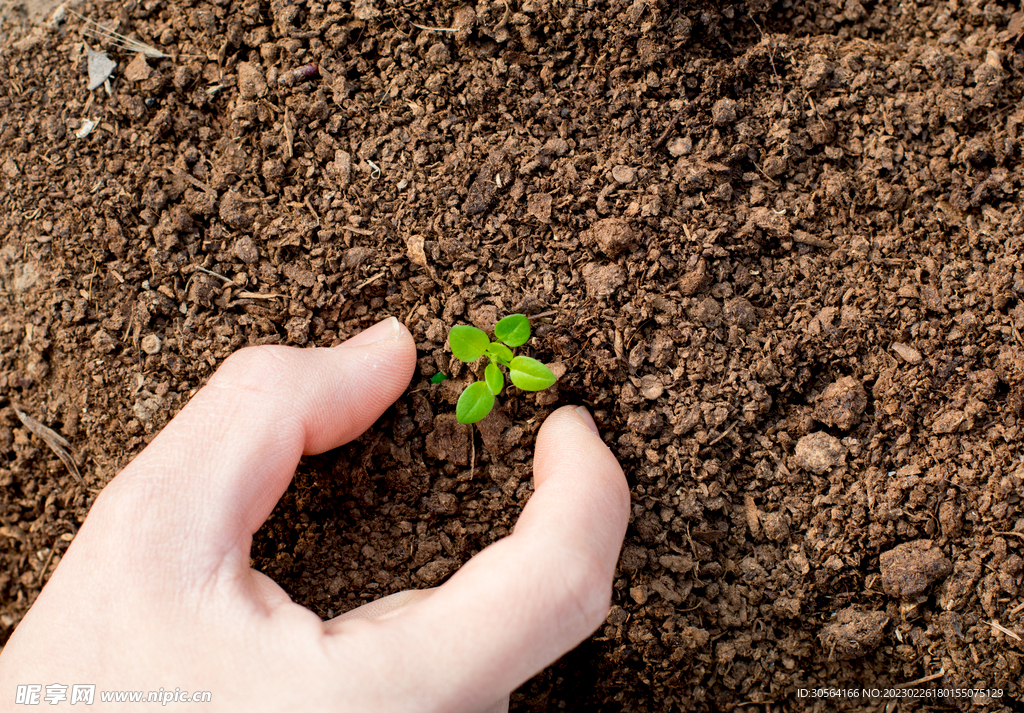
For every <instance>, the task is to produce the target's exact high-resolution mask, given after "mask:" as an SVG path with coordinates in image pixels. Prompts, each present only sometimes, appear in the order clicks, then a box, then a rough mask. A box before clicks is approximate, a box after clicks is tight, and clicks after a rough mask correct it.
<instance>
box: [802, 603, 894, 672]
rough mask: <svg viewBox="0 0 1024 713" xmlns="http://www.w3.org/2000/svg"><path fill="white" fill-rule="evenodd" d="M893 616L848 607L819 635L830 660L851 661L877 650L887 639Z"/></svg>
mask: <svg viewBox="0 0 1024 713" xmlns="http://www.w3.org/2000/svg"><path fill="white" fill-rule="evenodd" d="M888 624H889V615H888V614H886V613H885V612H883V611H870V612H864V611H859V610H857V609H856V608H855V607H847V608H846V609H843V610H841V611H840V612H839V613H838V614H836V616H835V618H834V619H833V620H832V623H830V624H829V625H828V626H826V627H825V628H824V629H822V630H821V633H820V634H818V638H819V639H821V645H822V646H823V647H824V648H825V650H826V651H828V655H829V660H830V661H849V660H850V659H856V658H860V657H861V656H864V655H865V654H868V653H870V652H872V651H874V650H875V649H876V648H878V646H879V645H880V644H881V643H882V641H883V640H884V639H885V628H886V626H887V625H888Z"/></svg>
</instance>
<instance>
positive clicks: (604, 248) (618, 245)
mask: <svg viewBox="0 0 1024 713" xmlns="http://www.w3.org/2000/svg"><path fill="white" fill-rule="evenodd" d="M583 237H584V239H585V240H587V241H588V242H592V243H595V244H596V245H597V247H598V248H599V249H600V250H601V252H603V253H604V254H605V255H607V256H608V257H610V258H615V257H618V255H619V254H620V253H622V252H624V251H625V250H627V249H628V248H629V247H630V246H631V245H632V244H633V242H634V241H635V240H636V233H635V232H634V231H633V228H632V227H631V226H630V225H629V221H627V220H625V219H623V218H604V219H603V220H599V221H598V222H597V223H595V224H594V226H593V227H592V228H590V230H588V231H587V232H586V233H584V236H583Z"/></svg>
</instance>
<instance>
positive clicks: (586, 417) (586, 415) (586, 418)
mask: <svg viewBox="0 0 1024 713" xmlns="http://www.w3.org/2000/svg"><path fill="white" fill-rule="evenodd" d="M576 413H578V414H579V415H580V418H582V419H583V423H585V424H587V428H589V429H590V430H591V431H593V432H594V433H596V434H597V435H601V434H600V433H599V432H598V430H597V424H596V423H594V417H593V416H591V415H590V411H587V407H586V406H577V407H576Z"/></svg>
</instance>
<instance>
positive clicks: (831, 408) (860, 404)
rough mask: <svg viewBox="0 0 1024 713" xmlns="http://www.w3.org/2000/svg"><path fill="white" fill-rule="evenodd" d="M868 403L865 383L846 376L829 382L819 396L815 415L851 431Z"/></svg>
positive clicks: (824, 421)
mask: <svg viewBox="0 0 1024 713" xmlns="http://www.w3.org/2000/svg"><path fill="white" fill-rule="evenodd" d="M867 405H868V395H867V392H866V391H865V390H864V385H863V384H861V383H860V381H858V380H857V379H855V378H853V377H852V376H844V377H843V378H842V379H839V380H838V381H836V382H834V383H832V384H829V385H828V388H826V389H825V391H823V392H822V394H821V396H819V397H818V403H817V405H815V407H814V417H815V418H816V419H818V420H819V421H821V422H822V423H824V424H827V425H829V426H832V427H834V428H838V429H840V430H843V431H849V430H850V429H851V428H853V427H854V426H855V425H857V422H858V421H859V420H860V417H861V414H863V413H864V409H865V408H866V407H867Z"/></svg>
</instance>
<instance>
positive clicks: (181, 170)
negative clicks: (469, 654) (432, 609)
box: [0, 0, 1024, 711]
mask: <svg viewBox="0 0 1024 713" xmlns="http://www.w3.org/2000/svg"><path fill="white" fill-rule="evenodd" d="M78 11H79V12H81V13H83V14H86V15H88V16H89V17H92V18H94V19H96V20H98V21H101V22H109V23H112V25H113V26H116V27H117V28H118V29H119V31H120V32H122V33H124V34H126V35H132V36H134V37H137V38H139V39H142V40H144V41H145V42H148V43H149V44H151V45H154V46H156V47H158V48H160V49H162V50H163V51H164V52H166V53H167V54H169V55H171V56H170V58H167V59H159V60H150V61H149V62H148V64H147V63H145V62H143V61H142V60H137V59H136V60H135V61H132V59H133V58H132V56H131V55H130V54H129V53H126V52H123V51H121V50H118V49H116V48H113V47H110V46H108V47H107V49H108V51H109V54H110V55H111V56H112V57H113V58H114V59H115V60H117V62H118V67H117V69H116V71H115V73H114V76H113V77H112V79H111V81H110V93H109V94H108V92H107V91H105V89H104V88H100V89H98V90H96V91H94V92H91V93H90V92H89V91H87V89H86V59H85V54H84V51H83V46H82V36H81V29H82V23H81V22H80V21H78V20H76V19H74V18H72V17H69V18H68V19H67V20H66V21H65V22H63V23H62V24H59V25H56V26H53V27H48V28H45V29H36V30H34V31H31V32H29V31H27V30H25V29H24V28H22V27H20V26H16V24H15V25H12V24H11V21H10V20H9V21H8V24H7V26H6V27H5V29H4V31H5V32H7V33H10V35H11V38H12V40H15V41H13V42H9V43H8V46H7V47H6V48H5V49H3V50H2V51H0V108H2V113H0V181H2V187H0V204H2V213H0V236H2V238H0V240H2V247H0V450H2V452H3V459H2V460H0V485H2V486H3V489H2V491H0V546H2V548H3V549H2V550H0V554H2V557H3V564H2V566H0V600H2V602H3V604H2V608H0V623H2V628H0V641H4V640H6V637H7V636H9V635H10V632H11V631H12V629H13V628H14V627H15V626H16V625H17V623H18V621H19V620H20V618H21V616H22V615H23V614H24V613H25V611H26V610H27V608H28V607H29V606H30V605H31V603H32V601H33V600H34V598H35V597H36V596H37V594H38V593H39V590H40V587H41V585H42V584H43V582H45V580H46V578H47V577H48V576H49V574H50V573H52V571H53V569H54V567H56V565H57V563H58V562H59V561H60V557H61V553H62V552H63V551H64V549H65V548H66V547H67V543H68V542H69V541H70V540H71V539H72V538H73V536H74V534H75V532H76V530H77V528H78V527H79V525H80V523H81V522H82V520H83V519H84V518H85V515H86V513H87V511H88V508H89V506H90V504H91V502H92V501H93V499H94V498H95V496H96V494H97V492H99V490H100V488H102V487H103V485H104V484H105V483H106V482H107V481H109V480H110V478H111V477H113V475H114V474H115V473H116V472H117V470H118V469H119V468H120V467H122V466H123V465H124V464H125V463H127V462H128V461H129V460H130V459H131V458H132V456H133V455H135V454H136V453H138V452H139V450H140V449H142V448H143V446H144V445H145V444H146V442H147V441H148V440H149V439H150V438H151V437H152V435H153V434H154V433H156V432H157V431H159V429H160V428H161V427H162V426H163V425H164V424H166V423H167V421H168V420H169V419H170V418H171V417H172V416H173V415H174V414H175V413H176V412H177V411H178V409H180V408H181V406H182V404H183V403H184V402H185V401H186V400H187V399H188V398H189V396H190V395H191V394H192V393H193V392H194V391H195V389H197V388H198V387H200V386H201V385H202V384H203V382H204V380H205V379H206V378H208V377H209V375H210V374H211V373H212V371H213V370H214V369H215V368H216V366H217V365H218V364H219V363H220V361H221V360H222V359H224V357H225V356H227V355H228V354H229V353H230V352H232V351H233V350H235V349H238V348H240V347H242V346H244V345H247V344H260V343H281V344H294V345H314V344H315V345H330V344H333V343H336V342H337V341H339V340H341V339H343V338H345V337H347V336H348V335H349V334H351V333H353V332H354V331H356V330H358V329H361V328H363V327H366V326H368V325H370V324H372V323H373V322H375V321H376V320H378V319H380V318H382V317H383V316H384V315H386V314H395V315H397V316H398V317H399V318H400V319H402V320H403V321H404V322H405V323H406V324H407V325H408V326H409V328H410V329H411V331H412V333H413V335H414V336H415V338H416V340H417V343H418V346H419V348H420V353H421V358H420V361H419V370H418V373H417V375H416V377H415V379H414V381H413V384H412V386H411V387H410V389H409V392H408V393H407V394H406V395H405V396H404V397H402V398H401V399H400V400H399V402H398V404H397V405H396V406H395V407H394V408H393V409H391V410H389V411H388V413H387V414H386V415H385V416H384V418H383V419H382V420H381V421H380V422H379V423H378V424H377V425H376V426H375V427H374V428H373V429H372V430H371V431H370V432H369V433H367V434H366V436H365V437H363V438H362V439H360V440H359V441H358V442H356V443H354V444H352V445H350V446H348V447H346V448H343V449H340V450H338V451H336V452H332V453H329V454H327V455H325V456H323V457H318V458H311V459H309V460H308V461H306V462H304V464H303V465H302V466H301V467H300V469H299V472H298V474H297V476H296V478H295V482H294V484H293V486H292V487H291V488H290V489H289V491H288V493H287V495H286V496H285V497H284V499H283V500H282V501H281V503H280V505H279V507H278V509H277V510H276V511H275V512H274V514H273V516H272V517H271V519H270V520H269V521H268V523H267V524H266V526H265V527H264V528H263V530H262V531H261V532H260V533H259V535H258V536H257V538H256V542H255V545H254V548H253V558H254V562H255V565H256V566H257V567H258V568H260V569H262V570H263V571H265V572H267V573H268V574H269V575H270V576H272V577H273V578H274V579H276V580H277V581H279V582H281V583H282V585H283V586H284V587H285V588H286V589H287V590H288V591H289V592H291V593H292V595H293V596H294V597H295V599H296V600H297V601H299V602H301V603H303V604H305V605H306V606H309V607H310V608H311V609H313V610H314V611H316V612H317V613H319V614H320V615H322V616H324V617H329V616H333V615H336V614H338V613H340V612H342V611H345V610H347V609H349V608H351V607H354V606H357V605H359V604H362V603H364V602H367V601H370V600H373V599H376V598H378V597H381V596H383V595H385V594H388V593H390V592H394V591H396V590H400V589H405V588H409V587H422V586H430V585H436V584H438V583H440V582H441V581H443V580H444V579H445V577H447V576H448V575H449V574H451V573H452V572H453V571H454V570H455V569H456V568H457V567H458V566H459V564H460V563H462V562H464V561H466V560H467V559H468V558H469V557H471V556H472V555H473V554H474V553H475V552H477V551H479V550H480V549H481V548H483V547H485V546H486V545H488V544H489V543H491V542H493V541H495V540H496V539H498V538H500V537H502V536H504V535H505V534H507V533H508V532H509V530H510V528H511V527H512V525H513V523H514V522H515V519H516V516H517V514H518V513H519V511H520V508H521V506H522V504H523V503H524V502H525V501H526V499H527V498H528V497H529V494H530V489H531V486H530V468H531V452H532V444H533V439H534V437H535V434H536V431H537V428H538V425H539V423H540V422H541V420H542V419H543V417H544V416H545V415H546V414H547V413H549V412H550V411H551V410H552V409H553V408H555V407H557V406H558V405H560V404H563V403H578V402H584V403H586V404H588V405H589V406H590V407H591V408H592V410H593V412H594V415H595V417H596V419H597V422H598V423H599V425H600V426H601V428H602V429H603V433H604V434H605V437H606V440H607V442H608V443H609V444H610V445H611V446H612V448H613V449H614V450H615V452H616V453H617V455H618V456H619V458H620V459H621V461H622V463H623V466H624V468H625V470H626V472H627V474H628V477H629V479H630V483H631V485H632V488H633V494H634V500H633V516H632V522H631V526H630V530H629V533H628V535H627V539H626V543H625V548H624V550H623V554H622V560H621V563H620V569H619V574H618V576H617V579H616V582H615V588H614V603H613V607H612V610H611V612H610V614H609V617H608V620H607V623H606V625H605V626H604V627H603V628H602V629H601V630H599V631H598V632H597V634H596V635H595V636H594V637H593V638H592V639H590V640H589V641H587V642H586V643H585V644H583V645H582V646H580V647H579V648H578V649H577V650H575V651H573V652H572V653H570V654H569V655H567V656H566V657H565V658H564V659H563V660H561V661H560V662H558V663H557V664H556V665H555V666H553V667H552V668H551V669H549V670H548V671H545V672H544V673H542V674H540V675H539V676H537V677H536V678H535V679H533V680H532V681H530V682H528V683H527V684H526V685H525V686H523V687H522V688H521V689H520V690H519V691H517V692H516V693H515V694H514V695H513V699H512V707H513V709H514V710H518V711H547V710H568V711H649V710H664V711H700V710H741V711H761V710H769V709H771V710H780V709H787V710H801V709H804V708H810V707H815V706H817V707H818V708H821V709H824V708H825V707H828V708H840V707H847V708H863V709H868V710H883V709H885V710H893V707H892V706H895V707H896V708H899V707H906V708H908V709H910V708H916V709H925V708H931V709H947V710H948V709H956V708H959V709H963V710H968V709H971V710H974V709H979V710H980V709H985V708H988V709H992V710H999V709H1004V710H1010V709H1011V705H1013V704H1011V702H1012V701H1014V700H1017V699H1020V698H1021V697H1022V696H1024V690H1022V686H1021V680H1022V678H1024V671H1022V661H1024V642H1022V641H1021V637H1022V636H1024V585H1022V577H1024V559H1022V555H1024V505H1022V502H1021V493H1022V488H1024V458H1022V454H1021V445H1020V444H1021V439H1022V435H1024V433H1022V426H1024V420H1022V419H1024V339H1022V336H1021V332H1022V331H1024V266H1022V260H1021V257H1020V256H1021V252H1022V250H1024V237H1022V235H1024V212H1022V208H1024V201H1022V199H1021V196H1020V189H1021V180H1022V179H1021V176H1022V174H1021V170H1022V167H1024V161H1022V158H1024V156H1022V152H1024V145H1022V139H1024V137H1022V124H1024V105H1022V104H1021V102H1020V100H1021V91H1022V88H1024V74H1022V72H1024V47H1022V44H1021V37H1022V31H1024V15H1022V14H1021V12H1018V11H1016V9H1015V8H1014V7H1013V6H1012V4H1004V3H1000V2H990V3H984V2H981V1H980V0H977V1H975V0H966V1H965V2H960V3H957V2H950V3H945V2H943V3H929V2H916V3H915V2H913V1H912V0H911V1H909V2H897V1H896V0H879V2H874V3H863V4H862V3H861V2H859V1H858V0H846V1H843V2H840V1H839V0H806V1H804V0H792V2H790V1H787V2H780V3H777V4H775V5H773V6H766V5H762V4H757V3H755V2H753V0H751V2H750V3H744V2H725V3H722V2H716V3H708V4H702V3H699V2H683V3H675V2H668V0H636V1H635V2H633V3H632V4H631V3H630V2H617V1H614V0H613V1H610V2H594V3H582V2H569V3H541V2H536V1H535V0H522V1H520V0H509V2H508V3H505V2H497V1H494V0H479V2H477V3H476V4H475V5H473V4H468V5H456V4H454V3H452V2H446V1H445V0H436V1H435V2H424V3H409V4H407V5H404V6H400V5H399V3H396V2H391V0H356V2H355V3H354V4H352V3H347V2H344V3H342V2H331V3H326V4H325V3H320V2H316V1H315V0H298V1H297V2H295V3H291V4H289V3H286V2H284V1H283V0H270V1H269V2H268V1H267V0H245V2H237V3H229V2H226V1H224V0H215V1H214V2H213V3H210V2H205V1H204V0H182V2H178V3H174V4H170V5H168V4H166V3H160V2H157V1H156V0H144V2H128V3H125V4H122V3H120V2H118V3H114V2H100V3H95V4H94V3H86V4H83V5H81V6H79V7H78ZM16 20H17V18H15V21H16ZM417 26H420V27H417ZM423 28H442V29H440V30H438V29H423ZM94 44H98V45H99V46H103V45H102V43H95V42H94ZM312 63H315V64H316V65H317V70H316V71H315V72H314V71H312V70H308V71H296V70H298V69H299V68H301V67H304V66H305V65H308V64H312ZM86 120H91V121H95V122H96V126H95V128H94V129H93V130H92V132H91V133H90V134H89V135H88V136H86V137H84V138H78V137H77V136H76V133H77V132H81V131H82V128H83V122H85V121H86ZM512 312H525V313H527V314H529V315H532V316H533V319H534V323H535V325H537V328H536V337H535V338H534V339H533V340H532V341H531V343H530V346H531V348H532V353H533V354H534V355H535V356H537V357H538V358H540V359H542V360H544V361H546V362H548V363H553V364H554V365H555V368H556V369H557V370H559V372H560V373H563V376H562V378H561V380H560V381H559V384H558V387H557V389H556V390H554V391H551V392H544V393H540V394H537V395H532V394H529V395H528V394H523V393H522V392H515V391H513V393H512V394H510V395H509V396H507V397H506V398H504V399H503V400H502V401H501V408H500V411H499V412H496V413H494V414H493V415H492V416H490V417H489V418H488V419H487V420H486V421H484V422H482V423H481V424H480V425H479V427H478V428H477V429H475V430H473V431H471V430H469V429H468V428H466V427H462V426H459V425H458V424H456V423H455V422H454V417H453V416H452V413H453V411H454V402H455V399H456V397H457V395H458V391H459V388H460V385H461V384H463V383H465V381H466V378H467V373H466V371H465V370H462V371H461V372H460V369H459V366H458V365H457V364H453V363H452V360H451V358H450V353H449V352H448V350H447V348H446V346H445V335H446V334H447V329H448V328H449V327H450V326H452V325H454V324H457V323H461V322H471V323H474V324H476V325H478V326H480V327H484V328H489V327H490V326H491V325H492V324H493V322H494V321H495V319H496V317H500V316H503V315H505V314H508V313H512ZM154 337H155V338H154ZM437 370H444V371H446V372H448V373H454V375H455V377H456V379H454V380H449V381H447V382H444V383H442V384H440V385H431V384H430V382H429V378H430V377H431V376H432V375H434V374H435V373H436V371H437ZM15 407H17V408H19V409H20V410H22V411H24V412H26V413H27V414H28V415H30V416H33V417H35V418H36V419H38V420H39V421H41V422H42V423H44V424H46V425H47V426H49V427H51V428H53V429H54V430H55V431H57V432H59V433H60V434H62V435H63V436H64V437H66V438H67V439H68V440H69V441H70V442H71V444H72V446H73V447H74V449H75V450H76V451H77V454H78V457H79V461H80V463H81V470H82V477H83V478H84V483H79V482H77V481H76V480H74V478H73V477H72V476H70V475H69V474H68V472H67V470H66V468H65V466H64V464H63V463H62V462H61V461H60V460H59V459H58V458H57V457H56V456H55V455H54V454H53V452H52V451H51V450H50V449H49V448H48V447H47V446H46V445H45V444H44V442H43V441H42V440H40V439H39V437H38V436H36V435H34V434H33V433H31V432H30V431H29V430H28V429H27V428H26V427H24V426H23V425H22V423H21V421H20V420H19V419H18V418H17V416H16V413H15ZM1007 632H1009V633H1007ZM922 678H926V679H927V681H926V682H924V683H921V684H918V687H932V688H965V687H966V688H985V689H988V688H999V689H1002V690H1003V698H1001V699H992V700H984V699H982V700H974V701H969V700H967V699H957V700H948V701H944V702H941V703H937V702H935V701H922V702H919V703H915V702H913V701H907V700H903V701H902V702H900V701H899V699H894V698H891V697H889V698H886V697H881V698H877V699H874V700H870V701H869V700H865V699H863V698H845V699H830V700H829V701H826V702H824V703H822V702H821V701H812V700H808V699H802V698H800V697H799V694H798V690H799V689H801V688H818V687H833V688H839V687H841V688H853V687H856V688H861V687H868V688H880V689H884V688H886V687H890V686H892V685H894V684H900V683H905V682H910V681H915V680H917V679H922ZM979 703H980V704H982V705H979ZM887 704H888V705H890V707H888V708H887V707H886V706H887Z"/></svg>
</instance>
